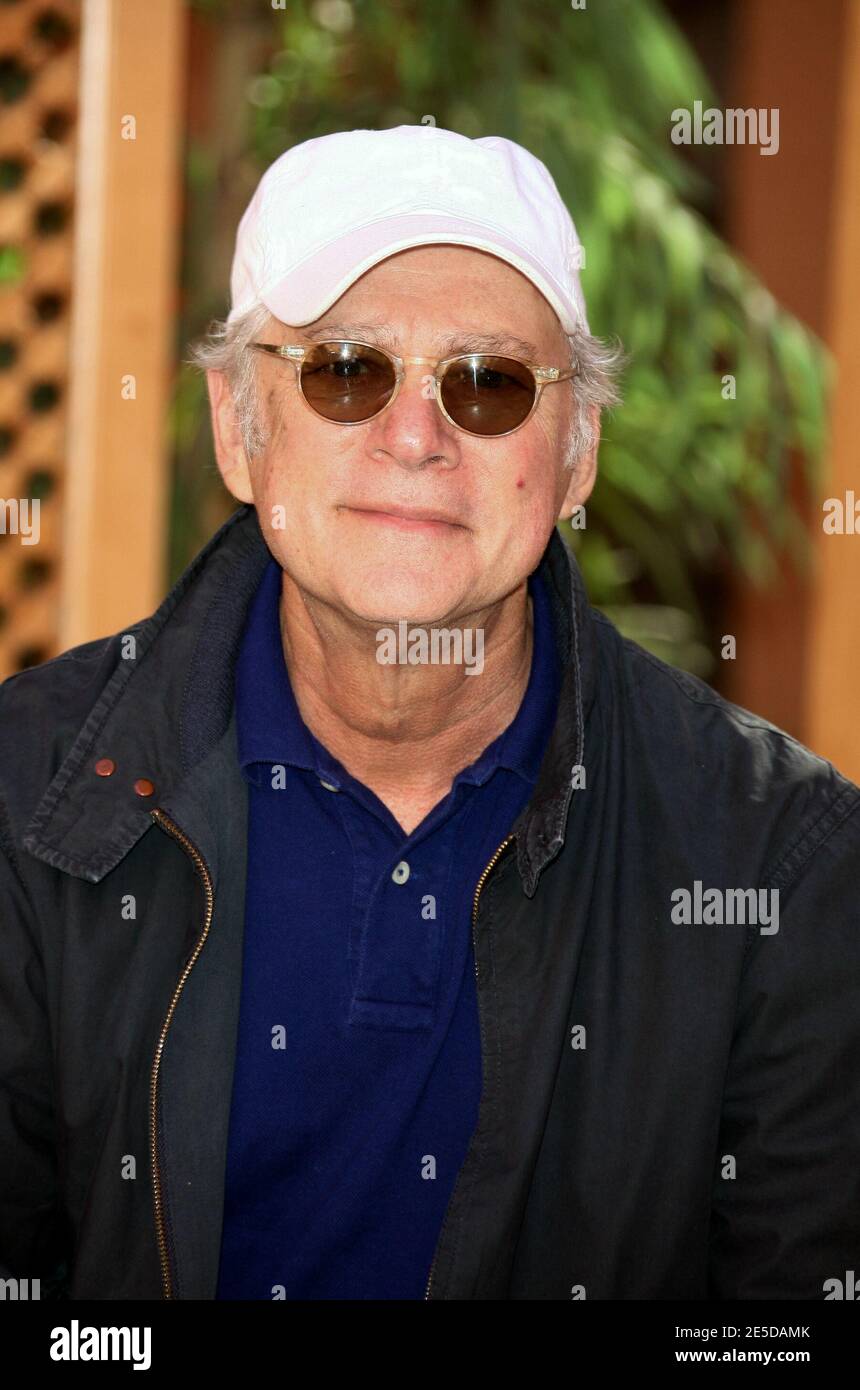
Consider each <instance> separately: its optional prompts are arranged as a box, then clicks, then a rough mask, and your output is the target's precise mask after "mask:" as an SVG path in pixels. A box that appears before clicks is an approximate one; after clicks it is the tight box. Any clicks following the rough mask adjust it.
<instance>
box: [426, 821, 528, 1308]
mask: <svg viewBox="0 0 860 1390" xmlns="http://www.w3.org/2000/svg"><path fill="white" fill-rule="evenodd" d="M516 838H517V837H516V835H508V837H507V839H504V840H502V843H501V844H500V845H499V847H498V849H497V850H496V852H495V854H494V855H493V857H492V859H491V860H490V862H489V864H488V865H487V867H486V868H485V869H484V872H483V873H482V874H481V877H480V878H479V879H478V882H477V885H476V887H475V896H474V899H473V900H472V956H473V959H474V961H475V984H476V985H477V983H478V941H477V936H476V934H475V927H476V925H477V922H478V901H479V899H480V897H481V889H482V888H483V886H484V884H485V883H486V881H487V878H488V877H489V875H490V874H491V873H492V871H493V869H494V868H495V867H496V865H497V864H498V862H499V860H500V859H501V857H502V855H503V854H504V852H505V850H506V849H507V847H508V845H509V844H510V843H511V841H512V840H515V839H516ZM440 1236H441V1233H440ZM438 1249H439V1246H438V1244H437V1246H436V1253H438ZM436 1253H434V1255H433V1262H432V1264H431V1265H430V1273H429V1274H428V1276H427V1287H426V1289H425V1290H424V1300H425V1302H426V1301H427V1299H429V1297H430V1286H431V1284H432V1283H433V1275H434V1273H435V1270H436Z"/></svg>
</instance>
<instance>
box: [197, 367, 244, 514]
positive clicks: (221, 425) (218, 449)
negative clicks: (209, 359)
mask: <svg viewBox="0 0 860 1390" xmlns="http://www.w3.org/2000/svg"><path fill="white" fill-rule="evenodd" d="M206 385H207V386H208V388H209V411H210V414H211V417H212V439H213V442H214V445H215V458H216V460H217V462H218V468H219V471H220V473H221V477H222V478H223V479H224V486H225V487H226V488H227V489H228V490H229V491H230V492H232V494H233V496H234V497H236V498H237V499H238V500H239V501H240V502H253V500H254V494H253V490H252V488H251V473H250V469H249V467H248V456H247V454H246V453H245V445H244V444H243V442H242V433H241V431H240V429H239V422H238V420H237V419H236V409H235V406H234V404H233V395H232V393H231V391H230V387H229V386H228V384H227V378H226V376H225V375H224V373H223V372H217V371H214V370H212V369H210V370H209V371H207V373H206Z"/></svg>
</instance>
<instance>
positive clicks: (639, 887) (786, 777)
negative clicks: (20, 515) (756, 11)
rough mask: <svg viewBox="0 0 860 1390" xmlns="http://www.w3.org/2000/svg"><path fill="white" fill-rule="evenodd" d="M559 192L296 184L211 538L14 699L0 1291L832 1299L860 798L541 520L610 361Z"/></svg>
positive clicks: (582, 479)
mask: <svg viewBox="0 0 860 1390" xmlns="http://www.w3.org/2000/svg"><path fill="white" fill-rule="evenodd" d="M580 264H581V254H580V247H579V244H578V241H577V238H576V233H575V230H574V227H573V224H572V222H571V220H570V218H569V215H568V213H567V211H566V209H565V208H564V206H563V204H562V203H561V200H560V198H559V196H558V193H557V190H556V188H555V185H554V184H553V182H552V180H551V178H550V176H549V174H548V172H547V170H546V169H545V168H544V166H543V165H542V164H541V163H540V162H539V161H537V160H535V159H534V158H533V157H532V156H531V155H530V154H528V152H527V151H525V150H524V149H522V148H520V147H519V146H517V145H514V144H512V143H510V142H508V141H506V140H502V139H496V138H491V139H483V140H475V141H472V140H468V139H465V138H463V137H461V136H458V135H456V134H454V133H452V132H450V131H445V130H441V129H436V128H425V127H415V128H412V127H401V128H399V129H396V130H387V131H350V132H345V133H342V134H338V135H332V136H327V137H324V138H322V139H319V140H313V141H310V142H308V143H306V144H304V145H300V146H298V147H297V148H295V149H292V150H290V151H288V152H287V153H286V154H285V155H283V156H281V158H280V159H279V160H277V161H276V162H275V164H274V165H273V166H272V167H271V168H270V169H269V170H268V171H267V173H266V174H265V175H264V177H263V179H262V181H261V183H260V185H259V187H258V189H257V192H256V193H255V195H254V198H253V200H252V202H251V204H250V206H249V208H248V210H247V211H246V213H245V215H244V217H243V219H242V222H241V224H240V228H239V233H238V239H237V246H236V255H235V261H234V267H233V278H232V294H233V304H232V309H231V313H230V317H229V319H228V320H227V322H226V324H224V325H222V326H221V328H220V330H219V331H218V332H217V333H215V334H214V335H213V337H212V339H211V340H210V341H209V342H208V343H207V344H204V345H202V346H201V347H200V348H199V349H198V350H197V352H196V360H197V361H198V362H199V363H200V364H201V365H202V366H205V367H206V368H207V370H208V373H209V376H208V382H209V390H210V398H211V409H212V424H213V434H214V442H215V452H216V456H217V461H218V465H219V468H220V470H221V473H222V475H223V478H224V481H225V483H226V485H227V487H228V488H229V489H230V491H231V493H232V494H233V495H234V496H235V497H236V498H237V499H238V500H239V502H241V503H242V504H244V505H243V506H242V508H241V509H240V510H239V511H238V512H237V513H236V514H235V515H234V516H233V517H232V518H231V520H230V521H229V522H228V523H227V525H226V526H224V527H223V528H222V530H221V531H220V532H219V533H218V534H217V535H216V536H215V537H214V538H213V540H212V541H211V542H210V544H209V545H208V546H207V547H206V549H205V550H204V551H203V552H202V554H201V555H200V556H198V558H197V559H196V560H195V561H194V563H193V564H192V566H191V567H190V569H189V570H188V571H187V573H186V574H185V575H184V576H183V577H182V579H181V580H180V581H179V583H178V584H177V586H176V587H175V589H174V590H173V592H172V593H171V594H170V595H169V597H168V598H167V599H166V601H165V603H164V604H163V605H162V607H161V608H160V609H159V610H158V612H157V613H156V614H155V615H154V616H153V617H151V618H149V619H147V620H146V621H144V622H141V623H139V624H136V625H135V626H134V627H132V628H130V629H129V630H128V631H127V632H126V633H120V634H117V635H116V636H115V637H113V638H110V639H107V640H104V641H98V642H92V643H89V644H88V645H86V646H84V647H81V648H78V649H76V650H75V651H73V652H69V653H67V654H66V655H65V656H63V657H60V658H58V659H57V660H55V661H51V662H48V663H47V664H46V665H44V666H42V667H40V668H37V669H35V670H32V671H27V672H24V673H22V674H21V675H18V676H15V677H14V678H13V679H11V680H9V681H7V682H6V683H5V685H4V687H3V690H2V709H0V727H2V748H0V753H2V762H0V771H2V780H0V787H2V801H3V807H4V809H3V819H2V825H3V829H2V847H3V858H2V874H3V882H2V902H3V918H2V938H3V941H2V977H0V998H2V1010H3V1021H4V1045H3V1048H4V1050H3V1061H2V1114H0V1151H2V1153H3V1156H4V1158H3V1163H4V1178H3V1185H2V1187H3V1190H2V1217H0V1260H2V1262H3V1265H4V1269H5V1272H7V1273H8V1274H10V1275H11V1276H13V1277H14V1276H18V1277H31V1278H32V1277H40V1278H41V1279H42V1280H43V1282H44V1287H45V1288H47V1289H50V1290H65V1291H67V1292H68V1293H69V1294H70V1296H71V1297H73V1298H91V1297H95V1298H120V1299H133V1298H145V1299H146V1298H159V1297H164V1298H171V1299H191V1298H203V1299H215V1298H218V1299H236V1298H251V1299H283V1298H286V1299H336V1298H342V1299H371V1298H386V1299H395V1298H398V1299H420V1298H422V1297H427V1298H439V1299H491V1298H492V1299H496V1298H498V1299H570V1298H574V1299H580V1298H587V1299H608V1298H615V1299H664V1298H670V1297H681V1298H693V1299H704V1298H712V1299H730V1298H744V1299H756V1298H765V1297H773V1298H782V1299H800V1298H813V1299H821V1298H824V1297H825V1296H826V1293H827V1289H828V1287H829V1285H828V1281H832V1280H834V1279H842V1278H843V1277H844V1271H846V1270H849V1269H851V1268H856V1267H857V1261H858V1257H860V1200H858V1191H860V1130H858V1122H857V1114H858V1101H860V1065H858V1064H860V1020H858V1010H857V996H858V991H857V986H858V980H860V914H858V908H857V903H856V896H857V895H856V889H857V881H858V870H857V865H858V851H860V810H858V807H860V791H858V788H857V787H855V786H854V785H853V784H851V783H849V782H848V781H846V780H845V779H844V778H843V777H841V776H840V775H839V773H837V772H836V771H835V770H834V769H833V768H832V767H831V766H830V765H829V764H827V763H825V762H824V761H822V760H821V759H819V758H817V757H815V756H814V755H813V754H812V753H810V752H808V751H807V750H806V749H804V748H803V747H801V746H800V745H799V744H797V743H796V742H795V741H794V740H792V739H791V738H789V737H788V736H787V735H785V734H783V733H781V732H780V731H779V730H778V729H775V728H774V727H773V726H771V725H769V724H767V723H766V722H765V721H763V720H761V719H759V718H757V717H755V716H754V715H752V714H749V713H747V712H745V711H743V710H741V709H738V708H736V707H734V706H732V705H729V704H727V703H726V702H725V701H723V700H721V699H720V697H719V696H718V695H716V694H715V693H714V692H713V691H711V690H709V689H708V687H707V686H705V685H704V684H703V683H702V682H700V681H698V680H696V679H694V678H692V677H690V676H688V675H686V674H684V673H683V672H681V671H676V670H673V669H671V668H670V667H668V666H666V665H664V664H663V663H661V662H659V661H657V660H655V659H654V658H653V657H651V656H650V655H648V654H646V653H645V652H643V651H642V650H641V649H639V648H637V647H636V646H635V645H633V644H631V643H629V642H626V641H624V640H622V638H621V637H620V636H619V634H618V633H617V632H616V631H615V629H614V628H613V627H612V625H611V624H610V623H609V622H608V621H607V620H606V619H605V618H603V617H601V616H600V615H599V614H597V613H595V612H593V611H591V610H590V609H589V607H588V604H587V600H586V597H585V594H584V591H583V586H582V581H581V578H580V575H579V572H578V569H577V566H576V563H575V560H574V559H573V556H572V555H571V553H570V552H569V551H568V550H567V548H566V546H565V545H564V543H563V541H562V540H561V537H560V534H559V532H558V531H557V530H556V523H557V522H558V521H559V519H562V518H565V517H568V516H570V515H571V514H572V513H573V511H574V509H575V508H577V507H581V506H584V505H585V503H586V502H587V499H588V497H589V495H590V492H591V489H592V486H593V484H594V481H595V469H596V453H597V436H598V432H599V416H600V410H601V408H602V407H603V406H605V405H608V404H611V403H612V402H613V400H614V399H615V396H614V387H613V380H612V378H613V357H612V354H611V352H609V351H608V350H607V349H605V348H603V347H602V346H601V344H600V343H598V342H597V341H596V340H595V339H594V338H592V337H591V335H590V333H589V330H588V323H587V319H586V315H585V308H584V303H583V300H582V294H581V289H580V285H579V278H578V266H579V265H580Z"/></svg>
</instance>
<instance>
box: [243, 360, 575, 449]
mask: <svg viewBox="0 0 860 1390" xmlns="http://www.w3.org/2000/svg"><path fill="white" fill-rule="evenodd" d="M346 345H349V346H352V347H366V348H371V349H372V351H373V352H379V353H381V354H382V356H383V357H387V358H388V360H389V362H390V363H391V364H392V366H393V367H394V377H395V381H394V390H393V391H392V393H391V395H390V396H389V397H388V400H387V401H386V402H385V405H384V406H382V407H381V408H380V409H379V410H377V411H376V412H375V413H374V414H373V415H368V416H367V418H366V419H364V420H330V419H329V418H328V416H327V415H322V414H321V413H320V411H318V410H317V409H316V407H315V406H312V405H311V403H310V401H309V400H308V399H307V397H306V396H305V393H304V390H303V389H302V370H301V369H302V364H303V363H304V360H305V358H306V357H307V355H308V353H309V352H311V351H312V350H313V349H314V348H318V347H343V346H346ZM248 347H249V348H256V349H257V351H259V352H268V353H270V354H271V355H272V356H274V357H280V358H281V359H282V360H284V361H289V362H292V364H293V366H294V367H295V369H296V384H297V386H298V388H299V395H300V396H301V398H302V400H303V401H304V403H305V405H306V406H307V407H308V409H309V410H312V411H313V413H314V415H316V417H317V419H318V420H325V422H326V424H329V425H366V424H368V423H369V421H371V420H377V419H378V418H379V416H380V415H382V413H383V412H384V411H386V410H387V409H388V407H389V406H390V405H393V404H394V402H395V400H396V399H397V394H398V392H399V390H400V387H401V386H402V384H403V382H404V380H405V377H406V372H405V371H404V367H405V365H406V363H421V362H423V363H430V364H435V365H434V368H433V384H434V394H435V397H436V404H437V405H438V407H439V409H440V410H441V412H442V414H443V415H444V417H445V419H446V420H447V421H448V423H449V424H450V425H453V426H454V428H455V429H457V430H462V431H463V433H464V434H470V435H472V436H473V437H474V438H475V439H504V438H505V437H506V436H507V435H509V434H515V433H516V431H517V430H521V429H522V427H523V425H527V424H528V422H529V420H530V419H531V418H532V416H533V415H534V413H535V411H536V410H537V408H538V405H539V403H540V398H541V396H542V394H543V391H544V388H545V387H547V386H553V385H554V384H555V383H556V382H557V381H569V380H570V378H571V377H573V376H575V375H576V373H577V371H578V370H579V364H578V363H577V364H576V365H574V366H572V367H538V366H535V365H534V364H533V363H532V362H525V361H523V360H522V358H520V357H512V356H511V355H510V354H509V353H506V352H460V353H457V354H456V356H454V357H440V358H434V357H397V356H395V354H394V353H393V352H388V350H387V349H386V348H381V347H379V346H377V344H376V343H365V342H363V341H362V340H361V339H360V338H326V339H324V340H323V341H322V342H319V343H307V344H305V345H303V344H300V343H280V344H279V343H249V344H248ZM474 357H496V358H501V359H502V360H503V361H505V360H506V361H508V362H516V364H517V366H518V367H525V369H526V371H528V372H529V373H530V374H531V377H532V380H533V381H534V384H535V398H534V400H533V401H532V406H531V409H530V411H529V413H528V415H527V416H526V417H525V419H524V420H521V421H520V423H519V424H518V425H514V427H513V429H510V430H502V431H501V432H500V433H499V434H480V433H478V431H477V430H467V429H466V428H465V427H464V426H463V425H458V424H457V421H456V420H452V419H451V416H450V415H449V414H448V411H447V410H446V409H445V405H444V403H443V400H442V381H443V379H444V376H445V373H446V371H447V370H448V368H449V367H450V366H452V365H453V363H455V362H468V361H470V360H471V359H472V358H474Z"/></svg>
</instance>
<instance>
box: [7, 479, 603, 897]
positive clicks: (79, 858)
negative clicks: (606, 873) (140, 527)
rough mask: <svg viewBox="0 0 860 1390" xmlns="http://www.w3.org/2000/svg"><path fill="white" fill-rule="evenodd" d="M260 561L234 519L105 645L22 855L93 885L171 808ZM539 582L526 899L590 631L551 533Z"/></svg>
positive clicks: (258, 548)
mask: <svg viewBox="0 0 860 1390" xmlns="http://www.w3.org/2000/svg"><path fill="white" fill-rule="evenodd" d="M269 558H270V556H269V550H268V547H267V546H266V543H265V541H264V539H263V536H262V533H261V531H260V527H259V524H258V521H257V516H256V512H255V511H254V509H253V507H251V506H244V507H241V508H240V509H239V510H238V511H237V512H235V513H234V514H233V516H231V517H230V519H229V520H228V521H227V522H226V523H225V524H224V525H223V526H222V527H221V529H220V530H219V531H218V532H216V534H215V535H214V536H213V537H212V539H211V540H210V541H209V543H208V544H207V545H206V547H205V548H204V549H203V550H202V551H201V552H200V554H199V555H198V556H197V557H196V559H195V560H194V561H193V562H192V564H191V565H190V566H189V568H188V569H187V570H186V572H185V573H184V574H183V576H182V577H181V579H180V580H179V581H178V582H177V584H176V585H175V587H174V588H173V589H172V590H171V592H170V593H169V594H168V596H167V598H166V599H165V600H164V602H163V603H162V604H161V606H160V607H159V608H158V610H157V611H156V612H155V613H154V614H153V615H152V617H150V618H148V619H146V620H145V621H144V622H143V623H141V624H138V625H136V626H134V627H132V628H130V629H129V630H128V631H127V632H126V633H122V634H117V635H116V636H115V637H113V638H111V639H109V641H111V642H112V643H115V644H116V652H117V662H116V667H115V670H114V672H113V675H112V676H111V678H110V679H109V681H108V682H107V684H106V686H105V688H104V690H103V691H102V693H101V695H100V697H99V699H98V701H97V702H96V704H95V705H94V706H93V708H92V710H91V711H90V714H89V716H88V718H87V720H86V722H85V724H84V726H83V728H82V729H81V731H80V733H79V734H78V736H77V738H76V740H75V742H74V744H73V745H72V747H71V749H70V751H69V752H68V754H67V756H66V758H65V759H64V761H63V763H62V765H61V766H60V769H59V771H58V772H57V774H56V776H55V777H54V778H53V780H52V781H51V783H50V784H49V786H48V788H47V790H46V791H45V794H44V796H43V797H42V800H41V802H40V803H39V805H38V807H37V809H36V811H35V813H34V815H33V817H32V819H31V821H30V823H29V825H28V826H27V829H26V832H25V835H24V839H23V844H24V848H25V849H27V850H28V851H29V852H30V853H31V854H33V855H34V856H35V857H36V858H38V859H41V860H42V861H44V862H45V863H46V864H50V865H51V866H52V867H54V868H57V869H60V870H62V871H63V872H65V873H69V874H72V875H74V876H75V877H78V878H82V879H86V880H87V881H89V882H91V883H98V882H100V880H101V879H102V878H104V876H105V875H106V874H107V873H109V872H110V871H111V870H112V869H114V868H115V867H116V865H117V864H118V863H119V862H120V861H121V860H122V859H123V858H124V857H125V855H126V854H127V853H128V852H129V850H130V849H131V848H132V847H133V846H134V845H135V844H136V843H137V841H138V840H139V839H140V838H141V836H142V835H143V834H144V833H145V832H146V830H147V829H149V827H150V826H151V825H152V824H153V821H152V815H151V811H152V809H153V808H154V807H159V806H162V805H164V804H165V803H166V802H175V800H176V798H177V797H178V796H181V794H182V791H183V784H184V783H185V782H186V781H187V780H188V779H189V778H190V777H191V776H192V774H193V772H194V770H195V769H196V768H197V767H198V765H199V764H201V763H202V762H203V760H204V759H205V758H206V756H207V754H208V753H209V752H211V751H212V749H213V748H214V747H215V746H216V744H218V743H219V741H220V740H221V739H222V738H223V736H224V734H225V733H226V731H227V729H228V727H229V725H230V722H231V716H232V713H233V678H234V668H235V661H236V654H237V651H238V647H239V642H240V639H241V635H242V630H243V626H244V622H245V615H246V613H247V609H248V605H249V603H250V601H251V598H252V596H253V594H254V592H255V590H256V588H257V585H258V583H259V581H260V579H261V577H262V574H263V571H264V569H265V567H266V564H267V563H268V560H269ZM540 571H541V575H542V577H543V579H544V581H545V583H546V585H547V589H548V592H549V594H550V599H551V605H552V618H553V627H554V632H555V637H556V641H557V643H558V650H559V654H560V658H561V662H562V668H563V675H562V686H561V695H560V699H559V712H558V717H557V719H556V724H555V727H554V729H553V733H552V735H551V738H550V740H549V744H548V747H547V751H546V754H545V756H544V760H543V763H542V765H541V769H540V772H539V774H538V779H537V782H536V784H535V788H534V792H533V794H532V797H531V799H530V801H529V804H528V806H527V807H526V808H525V810H524V811H523V813H522V814H521V816H520V817H519V819H518V821H517V823H516V826H515V827H514V829H515V830H516V831H517V863H518V867H519V871H520V875H521V877H522V881H523V886H524V888H525V891H526V893H527V894H528V895H529V896H532V895H533V894H534V892H535V889H536V886H537V880H538V877H539V875H540V873H541V871H542V869H543V868H544V867H545V866H546V864H547V863H549V862H550V860H551V859H553V858H554V857H555V855H556V854H557V853H558V851H559V849H560V848H561V845H562V844H563V841H564V829H565V824H566V819H567V812H568V808H569V805H570V800H571V795H572V791H573V786H572V779H573V773H574V769H575V768H576V767H578V766H579V765H581V764H582V763H583V762H584V746H585V721H586V718H587V715H588V709H589V707H590V704H591V702H592V699H593V695H594V689H595V685H596V667H595V641H594V632H593V618H592V616H591V614H590V612H589V608H588V602H587V598H586V595H585V590H584V586H583V583H582V577H581V575H580V572H579V568H578V566H577V564H576V561H575V559H574V557H573V555H572V554H571V552H570V551H569V550H568V548H567V546H566V545H565V543H564V541H563V540H562V538H561V536H560V534H559V532H558V531H557V530H553V533H552V536H551V537H550V540H549V542H548V544H547V547H546V550H545V551H544V554H543V557H542V559H541V562H540ZM129 638H133V645H132V644H131V643H130V642H129ZM108 758H109V759H111V760H112V762H113V763H114V764H115V771H114V773H113V774H112V775H111V776H108V777H102V776H98V775H97V774H96V772H95V770H94V768H95V764H96V762H97V761H99V760H100V759H108ZM142 778H143V779H146V780H148V781H149V782H151V783H152V784H153V786H154V791H153V793H152V795H151V796H149V797H145V798H144V797H141V796H140V795H138V794H137V793H136V792H135V789H134V784H135V782H136V781H138V779H142Z"/></svg>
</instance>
